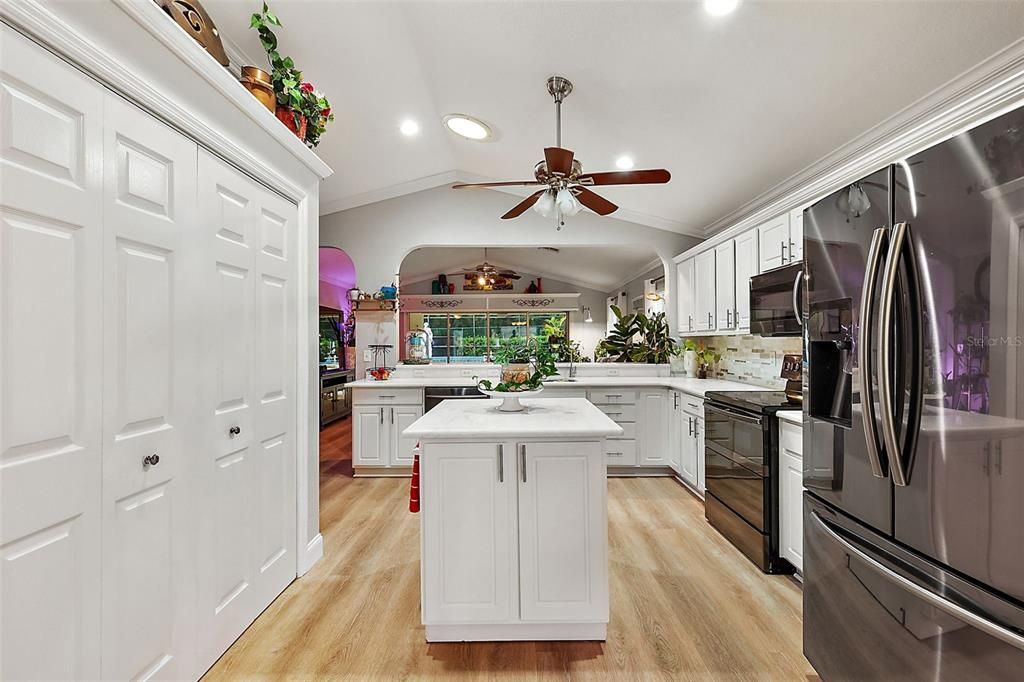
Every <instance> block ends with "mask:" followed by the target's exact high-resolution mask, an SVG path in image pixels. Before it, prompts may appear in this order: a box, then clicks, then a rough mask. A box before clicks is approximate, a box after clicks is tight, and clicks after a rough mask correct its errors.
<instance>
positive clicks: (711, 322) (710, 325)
mask: <svg viewBox="0 0 1024 682" xmlns="http://www.w3.org/2000/svg"><path fill="white" fill-rule="evenodd" d="M714 320H715V318H714V316H713V315H712V314H711V313H708V329H713V328H714V326H715V321H714Z"/></svg>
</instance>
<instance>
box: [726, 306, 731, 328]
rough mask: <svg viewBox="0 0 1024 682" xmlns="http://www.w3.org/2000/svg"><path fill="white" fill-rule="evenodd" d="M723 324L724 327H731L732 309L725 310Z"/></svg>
mask: <svg viewBox="0 0 1024 682" xmlns="http://www.w3.org/2000/svg"><path fill="white" fill-rule="evenodd" d="M725 326H726V327H731V326H732V311H731V310H726V311H725Z"/></svg>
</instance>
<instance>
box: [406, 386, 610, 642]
mask: <svg viewBox="0 0 1024 682" xmlns="http://www.w3.org/2000/svg"><path fill="white" fill-rule="evenodd" d="M499 402H500V401H497V400H462V401H458V400H449V401H445V402H443V403H441V404H440V405H439V406H438V407H436V408H434V409H433V410H431V411H430V412H428V413H427V414H426V415H424V416H423V417H422V418H420V419H418V420H417V421H416V422H414V423H413V424H412V425H411V426H410V427H409V428H408V429H406V430H405V433H404V435H405V437H406V438H409V439H415V440H417V441H419V442H420V444H421V453H420V505H421V506H420V512H421V547H420V561H421V563H420V580H421V599H422V617H423V623H424V625H425V626H426V639H427V641H429V642H452V641H507V640H604V639H605V636H606V632H607V626H608V505H607V477H606V473H605V439H606V438H609V437H617V436H621V435H622V428H621V427H620V426H618V425H617V424H615V422H613V421H612V420H611V419H609V418H608V417H607V416H606V415H605V414H604V413H602V412H601V410H599V409H598V408H597V407H595V406H594V405H592V404H591V403H589V402H588V401H587V400H585V399H583V398H550V399H539V400H528V401H523V402H524V404H525V405H527V409H526V410H525V411H524V412H513V413H508V412H498V411H497V410H496V409H495V408H496V406H497V405H498V404H499Z"/></svg>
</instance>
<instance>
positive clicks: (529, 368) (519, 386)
mask: <svg viewBox="0 0 1024 682" xmlns="http://www.w3.org/2000/svg"><path fill="white" fill-rule="evenodd" d="M494 361H495V362H498V363H501V366H502V367H501V380H500V381H499V382H498V383H497V384H495V383H494V382H492V381H491V380H490V379H481V380H479V381H477V388H483V389H484V390H487V391H502V392H508V393H520V392H522V391H536V390H537V389H539V388H540V387H541V384H542V383H543V381H544V379H546V378H548V377H550V376H554V375H555V374H557V373H558V368H557V367H555V353H554V351H553V349H552V348H551V346H550V345H549V344H547V343H541V342H539V341H537V340H536V339H529V340H527V339H524V338H522V337H512V338H511V339H508V340H507V341H506V342H505V343H503V344H502V345H501V346H500V347H499V348H498V349H497V350H496V351H495V352H494ZM474 378H475V377H474Z"/></svg>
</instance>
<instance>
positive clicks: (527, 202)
mask: <svg viewBox="0 0 1024 682" xmlns="http://www.w3.org/2000/svg"><path fill="white" fill-rule="evenodd" d="M546 191H547V190H546V189H542V190H540V191H539V192H534V193H533V194H531V195H530V196H528V197H526V198H525V199H523V200H522V201H520V202H519V203H518V204H516V205H515V206H513V207H512V209H511V210H510V211H509V212H508V213H506V214H505V215H503V216H501V219H502V220H508V219H509V218H518V217H519V216H521V215H523V213H525V212H526V209H528V208H530V207H531V206H533V205H534V204H536V203H537V199H539V198H540V195H541V194H544V192H546Z"/></svg>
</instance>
